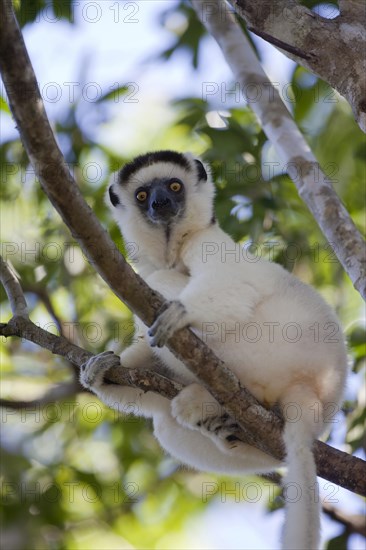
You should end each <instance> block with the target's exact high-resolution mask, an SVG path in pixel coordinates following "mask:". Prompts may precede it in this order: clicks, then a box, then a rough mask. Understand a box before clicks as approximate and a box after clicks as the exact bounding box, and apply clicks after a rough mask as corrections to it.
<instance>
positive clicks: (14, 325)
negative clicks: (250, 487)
mask: <svg viewBox="0 0 366 550" xmlns="http://www.w3.org/2000/svg"><path fill="white" fill-rule="evenodd" d="M1 266H2V270H5V271H6V270H7V265H6V263H5V262H2V264H1ZM20 292H22V291H21V289H20ZM0 335H2V336H5V337H8V336H18V337H21V338H25V339H27V340H29V341H31V342H33V343H35V344H37V345H39V346H42V347H43V348H45V349H48V350H50V351H51V352H52V353H54V354H57V355H60V356H62V357H65V358H67V359H68V360H69V361H70V362H72V363H73V364H74V365H76V366H78V367H81V365H82V364H83V363H84V362H85V361H87V360H88V359H89V358H90V357H91V356H92V354H91V353H89V352H88V351H86V350H84V349H82V348H80V347H78V346H76V345H74V344H72V343H71V342H69V341H68V340H66V338H64V337H63V336H55V335H54V334H51V333H49V332H47V331H45V330H43V329H41V328H40V327H38V326H36V325H35V324H34V323H32V321H30V319H28V318H24V317H16V316H15V317H13V318H12V319H11V320H10V322H9V323H8V324H7V325H1V324H0ZM108 380H109V381H110V382H112V383H115V384H120V385H125V386H133V387H136V388H139V389H141V390H143V391H145V392H146V391H153V392H156V393H159V394H160V395H162V396H163V397H166V398H167V399H173V398H174V397H175V396H176V395H177V394H178V392H179V391H180V390H181V389H182V386H181V385H180V384H178V383H176V382H174V381H173V380H170V379H168V378H166V377H164V376H161V375H159V374H158V373H156V372H154V371H151V370H149V369H148V368H138V369H127V368H119V369H113V370H110V371H108ZM67 389H68V388H64V389H63V391H65V392H66V391H67ZM55 391H56V390H55ZM74 391H75V390H74ZM50 397H54V396H53V395H52V394H51V395H50V394H47V395H46V396H45V397H44V399H42V402H43V403H46V402H47V399H48V398H50ZM38 404H39V402H38ZM32 405H33V403H26V402H20V403H19V402H18V403H17V402H16V403H14V402H11V401H8V400H2V401H0V406H3V407H6V408H8V409H11V408H15V409H19V408H27V407H29V406H32ZM258 414H259V415H260V410H258ZM270 414H271V413H270ZM244 419H245V422H244V423H243V428H242V429H239V430H235V431H234V432H233V435H235V436H236V437H238V438H239V439H241V440H242V441H244V442H247V443H249V444H253V445H256V446H257V440H256V439H255V438H253V435H252V433H251V430H252V429H256V426H257V423H258V421H259V422H261V418H260V416H258V417H257V418H256V419H255V418H254V417H253V413H252V411H251V409H250V408H248V409H247V411H245V413H244ZM258 446H259V445H258ZM259 448H261V447H260V446H259ZM314 454H315V459H316V464H317V470H318V474H319V475H320V476H321V477H324V478H325V479H327V480H329V481H331V482H332V483H337V484H338V485H341V486H342V487H344V488H346V489H349V490H350V491H353V492H356V493H359V494H362V495H365V496H366V483H365V475H364V471H365V462H364V461H363V460H361V459H359V458H356V457H353V456H351V455H349V454H347V453H344V452H342V451H339V450H337V449H333V448H332V447H329V446H328V445H326V444H325V443H322V442H320V441H317V442H316V443H315V445H314ZM278 458H283V451H282V453H281V454H280V455H278Z"/></svg>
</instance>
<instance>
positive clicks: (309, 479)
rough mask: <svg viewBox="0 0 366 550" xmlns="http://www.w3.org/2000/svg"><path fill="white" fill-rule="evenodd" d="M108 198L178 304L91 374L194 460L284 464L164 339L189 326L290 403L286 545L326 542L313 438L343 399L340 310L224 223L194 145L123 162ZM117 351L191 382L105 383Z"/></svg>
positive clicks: (88, 376)
mask: <svg viewBox="0 0 366 550" xmlns="http://www.w3.org/2000/svg"><path fill="white" fill-rule="evenodd" d="M109 197H110V201H111V203H112V209H113V211H114V216H115V219H116V221H117V222H118V224H119V226H120V229H121V231H122V234H123V237H124V239H125V241H126V242H130V243H135V244H136V245H137V248H138V252H137V254H135V257H134V261H135V265H136V267H137V268H138V271H139V273H140V274H141V276H142V277H143V278H144V279H145V281H146V282H147V283H148V284H149V285H150V286H151V287H152V288H154V289H156V290H157V291H159V292H160V293H161V294H162V295H163V296H164V297H165V298H166V299H167V300H168V301H170V302H169V305H168V306H167V308H166V309H165V310H164V311H163V312H162V313H161V314H160V315H158V317H157V319H156V320H155V322H154V323H153V325H152V326H151V328H150V329H148V328H147V327H146V326H144V325H143V324H142V323H141V322H140V321H138V320H136V322H137V324H138V333H137V337H136V342H135V343H134V344H133V345H131V346H130V347H129V348H127V349H126V350H125V351H124V352H123V353H122V355H121V358H120V359H119V358H117V357H116V356H115V355H113V354H110V352H105V353H104V354H101V355H99V356H96V357H94V358H92V359H91V360H89V361H88V362H87V363H86V364H85V365H84V366H83V369H82V372H81V382H82V384H83V385H84V386H85V387H87V388H90V389H91V390H92V391H93V392H94V393H95V394H96V395H97V396H99V397H100V399H101V400H102V401H104V402H105V403H106V404H107V405H109V406H110V407H113V408H116V409H118V410H120V411H122V412H123V411H124V410H125V408H126V405H127V404H131V403H134V404H135V406H136V407H137V411H138V414H139V415H141V416H144V417H150V418H153V423H154V433H155V436H156V437H157V439H158V440H159V442H160V444H161V445H162V447H163V448H164V449H165V450H166V451H167V452H168V453H170V454H171V455H172V456H174V457H175V458H177V459H178V460H179V461H181V462H182V463H184V464H186V465H189V466H192V467H194V468H197V469H199V470H205V471H215V472H227V473H231V474H241V473H245V472H253V473H254V472H268V471H272V470H273V469H274V468H276V467H278V466H279V465H280V463H279V462H278V461H277V460H275V459H274V458H272V457H271V456H269V455H267V454H265V453H264V452H262V451H259V450H258V449H256V448H253V447H251V446H249V445H247V444H244V443H241V442H238V440H235V438H233V437H230V429H231V428H232V426H231V425H230V424H231V423H232V422H233V421H232V419H228V415H227V414H224V413H223V411H222V410H221V411H220V410H219V407H218V404H217V403H216V402H215V400H214V398H213V397H212V396H211V395H210V394H209V393H208V391H207V390H206V389H205V388H204V387H203V386H202V385H200V383H199V380H197V379H196V377H195V376H194V375H193V374H192V373H191V372H190V371H189V370H188V369H187V368H186V367H185V366H184V364H182V363H181V362H180V361H179V360H178V359H176V358H175V357H174V355H173V354H172V353H171V352H170V351H169V350H168V349H167V348H166V347H165V346H164V344H165V342H166V341H167V339H169V338H170V337H171V336H172V335H173V334H174V332H175V331H176V330H178V329H180V328H183V327H185V326H189V327H190V328H191V329H192V330H193V332H195V334H196V335H197V336H199V337H201V338H202V339H203V340H204V341H205V342H206V343H207V345H208V346H209V347H210V348H212V350H213V351H214V352H215V353H216V355H217V356H218V357H219V358H220V359H222V360H223V361H224V362H225V364H226V365H227V367H229V368H230V369H231V370H232V371H233V372H234V373H235V374H236V375H237V377H238V378H239V380H240V381H241V383H242V384H243V385H244V386H246V387H247V388H248V389H249V390H250V391H251V392H252V394H253V395H254V396H255V397H256V398H257V399H258V400H259V401H261V402H262V403H263V404H264V405H265V406H267V407H271V406H273V405H275V404H277V405H279V406H280V407H281V408H282V411H283V414H284V417H285V429H284V435H283V437H284V442H285V446H286V451H287V459H286V465H287V468H288V473H287V477H286V480H285V482H286V483H288V484H289V485H288V491H289V497H288V499H287V500H291V504H288V505H287V520H286V525H285V529H284V535H283V548H286V549H291V550H293V549H302V550H304V549H316V548H318V547H319V531H320V527H319V523H320V517H319V515H320V514H319V509H318V504H317V501H318V499H317V498H316V489H315V485H316V469H315V463H314V458H313V453H312V444H313V442H314V439H315V438H317V437H318V436H319V434H320V433H321V432H322V430H323V412H324V411H325V410H326V409H327V407H331V406H332V407H334V405H335V406H337V405H338V404H339V402H340V399H341V395H342V390H343V387H344V383H345V376H346V369H347V358H346V349H345V345H344V341H343V337H342V333H341V331H340V329H339V322H338V319H337V317H336V316H335V314H334V312H333V311H332V310H331V308H330V307H329V306H328V305H327V304H326V303H325V302H324V301H323V299H322V298H321V297H320V296H319V294H317V293H316V292H315V291H314V290H313V289H312V288H311V287H309V286H307V285H306V284H304V283H302V282H300V281H299V280H298V279H297V278H296V277H294V276H293V275H291V274H290V273H288V272H287V271H286V270H285V269H283V268H282V267H281V266H279V265H277V264H275V263H271V262H269V261H266V260H264V259H258V257H253V256H249V255H248V254H244V250H243V249H242V248H240V247H239V245H237V244H236V243H234V241H233V240H232V239H231V238H230V237H229V236H228V235H227V234H226V233H224V232H223V231H222V230H221V229H220V227H219V225H218V224H217V223H216V221H215V217H214V212H213V199H214V186H213V183H212V182H211V181H210V178H209V177H208V175H207V172H206V170H205V168H204V166H203V164H202V163H201V161H199V160H197V159H194V158H193V157H192V155H190V154H181V153H177V152H173V151H159V152H154V153H147V154H145V155H142V156H139V157H137V158H136V159H135V160H133V161H132V162H130V163H128V164H126V165H125V166H124V167H123V168H122V169H121V171H120V172H119V175H118V181H117V182H114V183H112V185H111V186H110V187H109ZM116 359H117V362H118V363H119V362H121V368H122V367H135V368H139V367H147V366H150V367H151V368H154V366H157V367H158V366H161V365H164V366H165V367H166V368H168V369H169V371H170V372H171V376H172V377H174V379H175V380H178V381H179V382H182V383H183V384H185V385H186V387H185V388H184V389H183V390H182V391H181V392H180V393H179V394H178V395H177V397H175V399H173V400H172V401H169V400H168V399H165V398H163V397H161V396H160V395H158V394H155V393H152V392H147V393H144V392H143V391H142V390H139V389H135V388H131V387H124V386H118V385H113V384H106V383H104V374H105V373H106V370H107V369H108V368H110V366H112V365H115V364H116ZM213 403H215V405H217V406H213ZM329 410H330V409H328V413H329ZM332 410H333V408H332ZM285 486H286V484H285ZM294 491H295V493H296V494H294ZM290 493H291V494H290Z"/></svg>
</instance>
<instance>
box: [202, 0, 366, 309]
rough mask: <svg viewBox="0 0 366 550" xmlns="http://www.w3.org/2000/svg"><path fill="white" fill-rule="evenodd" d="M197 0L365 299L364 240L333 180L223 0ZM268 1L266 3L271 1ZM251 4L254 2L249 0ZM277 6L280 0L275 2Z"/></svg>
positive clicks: (287, 168) (226, 56) (228, 60)
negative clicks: (253, 93) (253, 91)
mask: <svg viewBox="0 0 366 550" xmlns="http://www.w3.org/2000/svg"><path fill="white" fill-rule="evenodd" d="M192 3H193V6H194V8H195V9H196V12H197V14H198V16H199V17H200V18H201V20H202V22H203V23H204V25H205V26H206V27H207V29H208V31H209V33H210V34H211V35H212V36H213V37H214V38H215V40H216V41H217V43H218V45H219V46H220V48H221V50H222V52H223V54H224V56H225V59H226V61H227V63H228V65H229V66H230V67H231V69H232V71H233V73H234V75H235V78H236V80H237V81H238V82H239V84H240V86H241V88H242V90H243V93H244V94H246V92H247V90H251V89H252V87H253V86H255V87H256V88H257V89H259V90H260V91H261V92H262V93H260V94H258V97H259V99H258V101H255V102H253V101H251V102H250V101H249V103H250V105H251V107H252V109H253V111H254V112H255V114H256V115H257V117H258V119H259V122H260V124H261V126H262V128H263V130H264V132H265V133H266V134H267V137H268V139H269V140H270V141H271V143H272V144H273V146H274V147H275V149H276V151H277V154H278V156H279V158H280V159H281V161H282V162H283V166H284V168H285V169H286V171H287V173H288V175H289V176H290V177H291V178H292V180H293V181H294V183H295V185H296V187H297V189H298V192H299V194H300V196H301V197H302V199H303V200H304V201H305V203H306V204H307V206H308V208H309V210H310V211H311V213H312V214H313V216H314V218H315V220H316V221H317V223H318V225H319V227H320V229H321V230H322V232H323V233H324V235H325V236H326V238H327V239H328V241H329V243H330V245H331V246H332V247H333V249H334V252H335V253H336V255H337V257H338V259H339V261H340V262H341V264H342V266H343V268H344V269H345V271H346V272H347V273H348V275H349V277H350V279H351V281H352V282H353V284H354V286H355V288H356V289H357V290H358V291H359V293H360V294H361V295H362V296H363V298H364V299H365V300H366V247H365V242H364V240H363V238H362V236H361V235H360V233H359V231H358V230H357V228H356V226H355V224H354V223H353V221H352V219H351V217H350V215H349V214H348V212H347V210H346V208H345V207H344V206H343V204H342V202H341V201H340V199H339V197H338V195H337V194H336V192H335V191H334V189H333V187H332V184H331V182H330V181H329V180H328V178H327V177H326V176H325V174H324V173H323V172H322V171H321V169H320V167H319V164H318V162H317V160H316V158H315V157H314V155H313V154H312V152H311V150H310V148H309V146H308V144H307V143H306V141H305V139H304V137H303V136H302V135H301V133H300V131H299V129H298V127H297V126H296V124H295V122H294V120H293V119H292V117H291V115H290V113H289V112H288V110H287V109H286V107H285V105H284V104H283V103H282V101H281V98H280V96H279V93H278V92H277V90H276V89H275V88H274V87H273V86H272V84H271V82H270V81H269V78H268V77H267V75H266V74H265V72H264V71H263V69H262V67H261V65H260V63H259V61H258V59H257V57H256V55H255V53H254V51H253V49H252V47H251V45H250V43H249V41H248V40H247V38H246V36H245V34H244V33H243V32H242V30H241V28H240V26H239V25H238V24H237V22H236V21H235V19H234V17H233V15H232V14H231V13H230V12H229V11H228V10H227V9H226V7H225V3H224V2H223V1H221V0H214V1H211V0H192ZM264 4H265V5H266V6H267V3H266V2H264ZM248 5H251V3H250V2H248ZM272 5H277V4H276V2H273V3H272V2H271V6H272ZM260 6H262V3H261V4H260ZM273 9H274V8H273ZM304 9H305V8H304ZM247 99H249V98H247Z"/></svg>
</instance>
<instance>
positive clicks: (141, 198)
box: [136, 191, 147, 202]
mask: <svg viewBox="0 0 366 550" xmlns="http://www.w3.org/2000/svg"><path fill="white" fill-rule="evenodd" d="M146 198H147V193H146V191H139V192H138V193H137V195H136V199H137V200H138V201H139V202H144V201H146Z"/></svg>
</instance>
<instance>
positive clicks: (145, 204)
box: [135, 178, 185, 225]
mask: <svg viewBox="0 0 366 550" xmlns="http://www.w3.org/2000/svg"><path fill="white" fill-rule="evenodd" d="M135 199H136V204H137V206H138V207H139V208H140V210H141V211H142V212H143V213H144V215H145V216H146V218H147V220H148V221H150V222H152V223H155V224H162V225H169V223H170V222H171V221H173V219H175V218H178V217H180V216H181V215H182V214H183V212H184V206H185V190H184V185H183V182H182V181H181V180H180V179H178V178H169V179H154V180H153V181H152V182H151V183H150V184H148V185H144V186H142V187H139V188H138V189H136V191H135Z"/></svg>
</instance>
